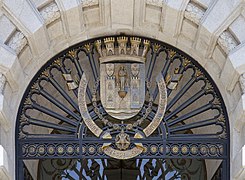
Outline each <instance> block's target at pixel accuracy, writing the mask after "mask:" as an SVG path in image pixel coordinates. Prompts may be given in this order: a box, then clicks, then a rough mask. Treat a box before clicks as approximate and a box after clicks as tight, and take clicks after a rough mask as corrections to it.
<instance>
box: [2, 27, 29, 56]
mask: <svg viewBox="0 0 245 180" xmlns="http://www.w3.org/2000/svg"><path fill="white" fill-rule="evenodd" d="M26 44H27V39H26V37H25V36H24V34H23V33H21V32H20V31H16V32H15V33H14V34H13V36H12V37H11V38H10V40H9V42H8V43H7V45H8V46H9V47H10V48H11V49H13V50H14V51H15V52H16V54H19V53H20V52H21V50H22V49H23V48H24V47H25V46H26Z"/></svg>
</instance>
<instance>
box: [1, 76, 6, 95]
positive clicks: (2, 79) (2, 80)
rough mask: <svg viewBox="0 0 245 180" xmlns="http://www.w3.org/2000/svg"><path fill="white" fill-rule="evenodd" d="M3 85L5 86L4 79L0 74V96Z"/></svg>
mask: <svg viewBox="0 0 245 180" xmlns="http://www.w3.org/2000/svg"><path fill="white" fill-rule="evenodd" d="M5 84H6V78H5V76H4V75H3V74H2V73H0V94H3V89H4V86H5Z"/></svg>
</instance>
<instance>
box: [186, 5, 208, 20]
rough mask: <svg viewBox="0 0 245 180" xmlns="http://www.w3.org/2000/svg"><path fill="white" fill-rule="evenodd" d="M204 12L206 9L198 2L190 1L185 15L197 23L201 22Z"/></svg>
mask: <svg viewBox="0 0 245 180" xmlns="http://www.w3.org/2000/svg"><path fill="white" fill-rule="evenodd" d="M204 13H205V11H204V10H203V9H202V8H201V7H199V6H197V5H196V4H193V3H189V4H188V5H187V7H186V10H185V15H184V16H185V18H187V19H189V20H190V21H192V22H194V23H195V24H199V23H200V21H201V19H202V17H203V15H204Z"/></svg>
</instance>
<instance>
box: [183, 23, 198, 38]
mask: <svg viewBox="0 0 245 180" xmlns="http://www.w3.org/2000/svg"><path fill="white" fill-rule="evenodd" d="M181 33H182V34H183V35H184V36H185V37H186V38H188V39H190V40H192V41H194V40H195V37H196V33H197V26H196V25H195V24H193V23H192V22H190V21H189V20H187V19H184V20H183V25H182V29H181Z"/></svg>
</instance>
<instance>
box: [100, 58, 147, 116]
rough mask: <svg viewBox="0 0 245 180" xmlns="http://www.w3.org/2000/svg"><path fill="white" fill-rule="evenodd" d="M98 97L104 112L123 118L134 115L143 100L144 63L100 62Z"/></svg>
mask: <svg viewBox="0 0 245 180" xmlns="http://www.w3.org/2000/svg"><path fill="white" fill-rule="evenodd" d="M100 97H101V102H102V105H103V107H104V109H105V110H106V112H107V113H108V114H109V115H111V116H112V117H114V118H116V119H119V120H124V119H128V118H131V117H133V116H135V115H136V114H137V113H138V112H139V111H140V109H141V108H142V106H143V103H144V100H145V64H144V63H140V62H128V63H125V62H113V63H112V62H109V63H102V64H100Z"/></svg>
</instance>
